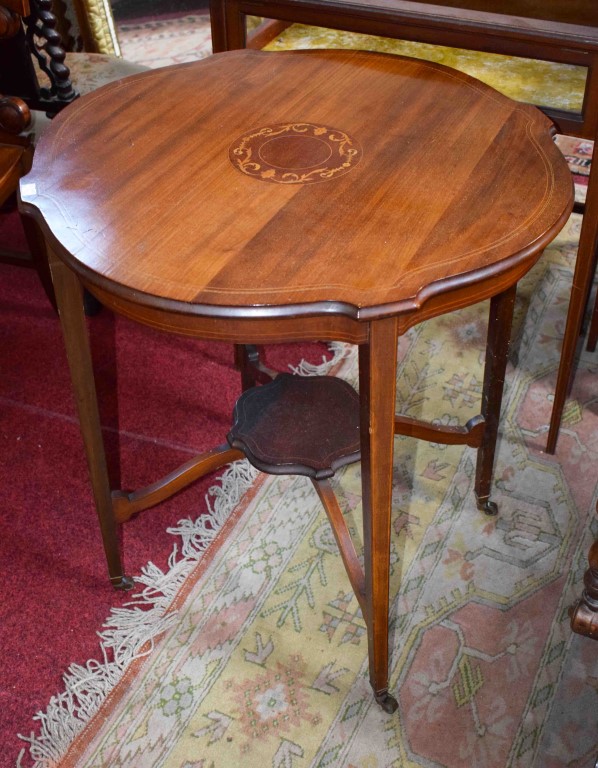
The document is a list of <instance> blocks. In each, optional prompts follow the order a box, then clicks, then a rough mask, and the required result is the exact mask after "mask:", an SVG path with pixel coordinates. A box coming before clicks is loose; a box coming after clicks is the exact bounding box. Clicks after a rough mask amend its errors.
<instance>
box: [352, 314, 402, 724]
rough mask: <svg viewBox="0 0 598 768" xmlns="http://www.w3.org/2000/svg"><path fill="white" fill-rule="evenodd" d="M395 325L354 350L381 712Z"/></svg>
mask: <svg viewBox="0 0 598 768" xmlns="http://www.w3.org/2000/svg"><path fill="white" fill-rule="evenodd" d="M396 364H397V320H396V318H387V319H383V320H377V321H373V322H372V323H371V324H370V339H369V343H368V344H364V345H362V346H360V347H359V390H360V409H361V424H360V432H361V477H362V480H361V482H362V489H363V535H364V549H365V557H364V559H365V562H364V570H365V603H366V609H367V616H366V617H365V619H366V623H367V629H368V650H369V662H370V682H371V684H372V688H373V689H374V695H375V697H376V701H377V702H378V703H379V704H380V705H381V706H382V707H383V709H385V710H386V711H387V712H389V713H390V712H394V711H395V710H396V708H397V707H398V703H397V701H396V699H394V698H393V697H392V696H391V695H390V694H389V693H388V611H389V597H388V590H389V574H390V522H391V519H390V514H391V498H392V468H393V456H394V415H395V393H396Z"/></svg>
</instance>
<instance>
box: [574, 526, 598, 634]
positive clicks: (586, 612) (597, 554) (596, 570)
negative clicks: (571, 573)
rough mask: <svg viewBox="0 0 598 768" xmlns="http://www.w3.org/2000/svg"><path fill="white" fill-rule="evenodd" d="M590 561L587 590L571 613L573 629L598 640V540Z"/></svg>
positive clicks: (586, 577) (594, 545) (585, 580)
mask: <svg viewBox="0 0 598 768" xmlns="http://www.w3.org/2000/svg"><path fill="white" fill-rule="evenodd" d="M588 561H589V565H590V567H589V568H588V570H587V571H586V572H585V574H584V578H583V581H584V586H585V589H584V591H583V594H582V596H581V599H580V601H579V602H578V603H577V605H576V606H575V607H574V608H573V610H572V611H571V629H572V630H573V631H574V632H577V634H578V635H585V636H586V637H591V638H593V639H594V640H598V539H597V540H596V541H595V542H594V543H593V544H592V546H591V547H590V552H589V554H588Z"/></svg>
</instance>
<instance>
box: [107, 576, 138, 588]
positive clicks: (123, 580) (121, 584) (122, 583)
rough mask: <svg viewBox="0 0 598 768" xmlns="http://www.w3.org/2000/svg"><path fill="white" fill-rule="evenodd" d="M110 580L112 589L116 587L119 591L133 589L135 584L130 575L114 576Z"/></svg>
mask: <svg viewBox="0 0 598 768" xmlns="http://www.w3.org/2000/svg"><path fill="white" fill-rule="evenodd" d="M110 581H111V582H112V586H113V587H114V589H118V590H120V591H121V592H128V590H130V589H133V587H134V586H135V582H134V581H133V579H132V578H131V577H130V576H115V577H114V578H113V579H110Z"/></svg>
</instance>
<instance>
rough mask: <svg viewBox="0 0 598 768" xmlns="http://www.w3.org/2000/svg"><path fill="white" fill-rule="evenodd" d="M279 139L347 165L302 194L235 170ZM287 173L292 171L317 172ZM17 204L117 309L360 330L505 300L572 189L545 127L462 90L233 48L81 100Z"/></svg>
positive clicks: (435, 69) (356, 57)
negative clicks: (478, 298) (483, 294)
mask: <svg viewBox="0 0 598 768" xmlns="http://www.w3.org/2000/svg"><path fill="white" fill-rule="evenodd" d="M281 124H286V125H289V126H295V127H297V130H296V131H295V130H292V131H291V133H293V135H294V136H295V139H293V140H294V141H295V142H297V141H299V139H298V138H297V137H300V136H301V135H302V134H301V130H302V128H301V127H302V126H312V129H310V130H313V127H314V126H315V127H316V128H318V127H321V128H322V130H323V131H324V132H325V136H326V137H328V136H330V135H331V134H330V131H329V129H330V130H332V131H333V132H334V131H336V132H338V133H344V134H346V135H347V136H349V137H351V139H352V140H353V141H354V142H355V146H358V147H359V150H360V153H361V154H360V157H359V160H358V162H356V163H355V164H354V166H352V167H351V168H350V169H349V170H348V172H345V173H343V174H339V175H338V176H333V177H332V178H329V179H327V180H322V181H321V183H309V184H308V183H266V182H267V181H269V179H268V177H267V176H266V177H265V178H262V177H260V174H259V171H258V172H257V174H254V175H247V174H246V173H243V172H242V171H241V170H240V169H239V168H238V167H236V166H235V164H234V163H233V162H231V157H230V152H231V148H232V149H234V147H235V144H236V143H238V142H239V140H240V139H241V138H242V137H243V136H245V135H247V134H248V133H251V132H254V133H259V132H260V131H262V130H264V129H268V128H270V127H272V126H280V125H281ZM326 131H328V132H326ZM322 135H324V133H323V134H322ZM312 139H313V136H312ZM314 140H315V139H314ZM291 143H292V141H291ZM314 146H315V145H314ZM312 150H313V146H312V147H311V149H309V152H308V155H309V154H310V152H312ZM276 151H277V152H278V155H276V153H274V155H272V152H270V156H271V157H274V156H276V157H275V159H276V163H275V165H276V166H277V167H278V168H282V170H283V171H285V168H284V166H285V157H284V154H285V151H286V150H285V148H284V147H282V146H280V147H278V148H277V150H276ZM306 151H307V148H306ZM289 153H290V154H289ZM299 154H301V153H299ZM287 155H288V156H287V160H288V162H289V169H290V170H291V171H292V172H293V173H295V172H296V171H297V167H298V166H297V163H299V166H301V163H303V166H301V167H302V168H308V170H309V173H311V172H313V171H314V170H316V171H317V170H318V168H317V167H315V168H314V167H312V166H313V163H312V165H311V166H310V162H311V160H313V159H314V157H311V160H310V157H307V159H305V158H303V159H302V160H299V161H298V160H297V152H294V154H293V151H292V150H290V149H289V150H288V152H287ZM312 155H313V152H312ZM256 157H258V155H255V156H254V157H253V158H252V159H253V160H255V159H256ZM322 158H323V155H322V154H320V155H318V153H317V152H316V156H315V164H316V165H317V164H318V163H322V164H323V166H326V162H328V161H326V162H324V161H323V159H322ZM305 163H307V166H305ZM265 170H266V171H268V168H266V169H265ZM286 170H288V169H286ZM283 175H284V174H283ZM21 197H22V201H23V204H24V208H25V210H26V211H28V212H33V213H34V214H36V215H37V217H38V220H39V221H40V223H41V224H42V227H43V228H44V231H45V234H46V236H47V237H48V239H49V240H50V242H51V243H52V244H53V246H54V248H55V249H56V251H57V253H58V255H59V256H61V258H64V259H65V260H66V261H67V262H68V263H69V264H70V265H71V266H72V267H73V268H74V269H75V270H76V271H77V272H79V274H80V275H81V276H82V277H83V278H84V280H86V281H89V282H91V283H92V284H96V285H98V286H99V287H104V288H106V290H108V291H109V292H110V291H112V292H116V293H120V295H121V296H123V297H124V298H126V299H129V300H133V301H140V302H146V303H147V304H149V305H153V306H156V307H160V306H169V307H170V308H172V306H173V305H176V304H177V303H179V302H181V303H183V304H184V305H185V307H184V311H185V312H191V313H197V314H202V312H203V311H204V310H205V309H206V308H210V311H211V312H212V313H213V312H214V311H216V312H217V313H220V312H222V314H223V315H225V314H226V312H227V311H228V309H229V308H236V313H237V316H242V315H243V311H244V309H245V308H247V309H248V310H251V309H252V308H253V309H255V308H257V307H259V308H262V310H263V316H264V317H267V316H269V314H270V308H273V307H277V308H280V307H292V308H293V310H292V311H293V312H295V313H298V314H301V313H309V312H310V310H309V309H308V306H309V305H313V304H314V303H319V304H320V305H321V304H322V303H324V304H328V306H329V311H330V312H332V313H340V314H343V313H344V314H346V315H349V316H351V317H356V318H365V317H366V316H367V317H370V318H371V317H374V316H383V315H387V314H389V313H390V312H392V313H394V314H396V313H399V314H400V313H402V312H413V311H415V310H417V308H418V307H420V306H421V305H422V304H423V303H424V302H425V301H427V300H430V298H431V297H433V296H435V295H441V294H444V293H447V292H448V293H451V292H455V291H456V292H457V293H458V292H459V291H460V290H461V291H463V290H465V289H467V292H470V291H471V286H472V285H475V284H476V283H477V282H480V283H483V282H484V280H486V281H487V280H489V279H491V280H497V281H499V282H500V277H501V275H502V276H503V277H504V282H505V285H506V284H509V283H510V282H513V278H514V275H515V273H516V272H517V270H519V273H520V274H522V273H523V272H524V271H526V270H527V268H529V266H531V264H532V263H533V261H534V260H535V257H536V256H537V254H538V253H539V252H540V251H541V250H542V248H543V247H544V246H545V245H546V244H547V243H548V242H549V241H550V240H551V239H552V238H553V237H554V236H555V235H556V233H557V231H558V230H559V229H560V227H561V226H562V225H563V223H564V221H565V219H566V217H567V216H568V214H569V211H570V209H571V205H572V183H571V180H570V176H569V172H568V169H567V166H566V163H565V161H564V160H563V158H562V156H561V155H560V153H559V151H558V150H557V149H556V147H555V146H554V144H553V141H552V138H551V124H550V121H549V120H548V119H547V118H546V117H545V116H543V115H542V114H541V113H540V112H538V111H537V110H535V109H534V108H531V107H528V106H525V105H521V104H517V103H515V102H513V101H511V100H509V99H507V98H505V97H503V96H501V95H500V94H498V93H497V92H495V91H494V90H492V89H490V88H488V87H486V86H484V85H483V84H481V83H479V82H477V81H475V80H473V79H471V78H469V77H467V76H466V75H463V74H460V73H457V72H455V71H453V70H449V69H447V68H443V67H440V66H437V65H433V64H429V63H426V62H423V61H417V60H412V59H403V58H400V57H394V56H385V55H382V54H371V53H364V52H356V51H350V52H349V51H317V52H309V53H305V52H293V53H274V54H270V53H263V52H257V51H248V50H243V51H234V52H230V53H226V54H220V55H216V56H213V57H210V58H208V59H205V60H203V61H201V62H197V63H193V64H188V65H181V66H175V67H169V68H166V69H163V70H157V71H153V72H149V73H144V74H142V75H137V76H134V77H132V78H128V79H126V80H123V81H121V82H119V83H115V84H112V85H109V86H107V87H104V88H102V89H100V90H99V91H97V92H95V93H93V94H91V95H89V96H86V97H84V98H82V99H80V100H78V101H77V102H76V103H75V104H73V105H71V106H70V107H69V108H68V109H66V110H65V111H64V112H63V113H62V114H61V115H59V116H58V117H57V118H56V119H55V120H54V121H53V125H52V127H51V128H50V130H49V131H48V132H47V133H46V134H45V135H44V137H43V138H42V140H41V142H40V144H39V146H38V148H37V151H36V154H35V160H34V166H33V170H32V172H31V173H30V175H29V176H28V177H27V178H26V179H25V180H24V183H23V184H22V186H21ZM520 274H519V276H520ZM494 292H495V293H496V292H497V290H494ZM457 293H456V294H455V295H457ZM468 303H471V296H470V297H469V300H468ZM220 308H222V310H220Z"/></svg>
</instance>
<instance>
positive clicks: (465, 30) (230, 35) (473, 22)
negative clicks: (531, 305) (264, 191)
mask: <svg viewBox="0 0 598 768" xmlns="http://www.w3.org/2000/svg"><path fill="white" fill-rule="evenodd" d="M210 16H211V20H212V42H213V49H214V52H215V53H216V52H219V51H230V50H233V49H235V48H243V47H244V46H245V44H246V18H247V16H261V17H265V18H267V19H277V20H280V21H283V22H287V23H294V22H298V23H302V24H312V25H315V26H321V27H329V28H332V29H343V30H347V31H350V32H361V33H364V34H370V35H382V36H385V37H394V38H398V39H400V40H415V41H417V42H422V43H430V44H436V45H446V46H453V47H459V48H467V49H471V50H478V51H486V52H488V53H499V54H505V55H507V56H522V57H525V58H530V59H542V60H545V61H554V62H561V63H565V64H572V65H576V66H581V67H585V68H587V77H586V86H585V94H584V99H583V106H582V109H581V112H580V113H579V114H578V113H573V112H566V111H563V110H560V109H555V108H551V107H550V105H538V106H540V107H541V108H542V109H543V110H544V111H545V112H546V113H547V114H548V115H549V116H550V117H551V118H552V119H553V120H554V121H555V122H556V124H557V126H558V128H559V132H560V133H565V134H569V135H571V136H579V137H581V138H585V139H593V140H594V141H596V140H598V2H596V0H210ZM597 244H598V173H596V172H595V170H594V169H592V170H591V172H590V177H589V183H588V190H587V198H586V204H585V215H584V218H583V223H582V228H581V233H580V239H579V249H578V255H577V261H576V265H575V272H574V275H573V283H572V289H571V299H570V303H569V311H568V315H567V323H566V327H565V333H564V338H563V347H562V352H561V359H560V364H559V371H558V377H557V382H556V387H555V396H554V402H553V407H552V415H551V419H550V428H549V431H548V438H547V446H546V450H547V452H548V453H554V451H555V449H556V442H557V438H558V433H559V428H560V424H561V418H562V413H563V408H564V405H565V400H566V397H567V394H568V390H569V386H570V383H571V379H572V375H573V370H574V363H575V353H576V350H577V347H578V342H579V334H580V331H581V327H582V321H583V316H584V310H585V307H586V304H587V300H588V297H589V293H590V288H591V285H592V279H593V276H594V270H595V258H596V248H597ZM596 307H597V309H598V303H597V305H596ZM597 336H598V313H597V312H596V310H595V314H594V319H593V321H592V327H591V329H590V342H589V343H588V349H592V348H593V346H595V344H596V337H597Z"/></svg>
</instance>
